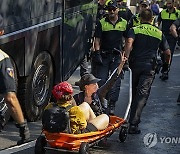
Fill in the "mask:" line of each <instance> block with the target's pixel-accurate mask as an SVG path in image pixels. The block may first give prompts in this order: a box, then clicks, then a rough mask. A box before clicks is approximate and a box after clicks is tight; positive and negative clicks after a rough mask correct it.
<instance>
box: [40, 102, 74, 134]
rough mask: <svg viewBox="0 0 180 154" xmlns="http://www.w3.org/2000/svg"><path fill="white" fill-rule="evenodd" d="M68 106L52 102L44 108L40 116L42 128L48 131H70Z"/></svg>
mask: <svg viewBox="0 0 180 154" xmlns="http://www.w3.org/2000/svg"><path fill="white" fill-rule="evenodd" d="M71 107H72V105H70V106H68V107H66V108H65V107H59V106H58V105H56V104H54V105H53V107H52V108H50V109H46V110H45V111H44V113H43V116H42V125H43V129H44V130H46V131H48V132H50V133H59V132H68V133H70V125H69V124H70V120H69V112H68V110H69V109H70V108H71Z"/></svg>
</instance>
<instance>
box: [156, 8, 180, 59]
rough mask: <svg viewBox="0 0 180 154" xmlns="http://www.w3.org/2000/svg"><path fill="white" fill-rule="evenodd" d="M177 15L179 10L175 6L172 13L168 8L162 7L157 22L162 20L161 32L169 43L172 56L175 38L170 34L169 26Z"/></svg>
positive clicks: (178, 15) (179, 12)
mask: <svg viewBox="0 0 180 154" xmlns="http://www.w3.org/2000/svg"><path fill="white" fill-rule="evenodd" d="M179 17H180V11H179V10H177V9H176V8H174V11H173V12H172V13H169V11H168V9H164V10H162V11H161V12H160V14H159V16H158V22H162V32H163V34H164V35H165V37H166V39H167V41H168V43H169V47H170V50H171V55H172V56H173V53H174V50H175V46H176V39H175V38H174V37H173V36H172V35H171V34H170V30H169V28H170V26H171V25H172V23H173V22H174V21H175V20H176V19H177V18H179Z"/></svg>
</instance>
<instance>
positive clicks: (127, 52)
mask: <svg viewBox="0 0 180 154" xmlns="http://www.w3.org/2000/svg"><path fill="white" fill-rule="evenodd" d="M133 42H134V39H133V38H128V39H127V40H126V43H125V47H124V50H125V57H126V58H129V55H130V52H131V50H132V44H133Z"/></svg>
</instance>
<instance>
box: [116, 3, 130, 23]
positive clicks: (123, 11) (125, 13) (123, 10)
mask: <svg viewBox="0 0 180 154" xmlns="http://www.w3.org/2000/svg"><path fill="white" fill-rule="evenodd" d="M116 1H117V4H118V8H119V16H120V17H122V18H123V19H125V20H126V21H127V22H129V20H130V19H131V17H132V16H133V14H132V12H131V10H130V9H129V8H128V7H127V6H126V5H125V4H126V3H125V2H124V0H116Z"/></svg>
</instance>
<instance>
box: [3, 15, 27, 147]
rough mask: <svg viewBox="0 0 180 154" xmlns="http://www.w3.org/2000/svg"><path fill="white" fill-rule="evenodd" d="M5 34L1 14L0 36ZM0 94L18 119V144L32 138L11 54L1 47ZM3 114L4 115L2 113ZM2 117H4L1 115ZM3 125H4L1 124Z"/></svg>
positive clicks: (13, 115)
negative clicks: (17, 91)
mask: <svg viewBox="0 0 180 154" xmlns="http://www.w3.org/2000/svg"><path fill="white" fill-rule="evenodd" d="M3 34H4V30H3V18H2V16H1V15H0V36H2V35H3ZM0 83H1V86H0V95H2V96H3V97H4V99H5V102H6V103H7V105H8V107H9V109H10V111H11V112H10V113H11V116H12V117H13V119H14V120H15V121H16V123H17V124H16V126H17V128H19V133H20V137H21V139H20V140H19V141H18V142H17V144H18V145H20V144H23V143H25V142H27V141H28V140H29V138H30V133H29V128H28V126H27V122H26V120H25V119H24V116H23V113H22V110H21V106H20V104H19V101H18V99H17V97H16V85H15V79H14V70H13V66H12V64H11V61H10V58H9V56H8V55H7V54H6V53H5V52H3V51H2V50H1V49H0ZM0 116H3V115H0ZM1 118H2V117H1ZM1 127H3V126H1Z"/></svg>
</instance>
